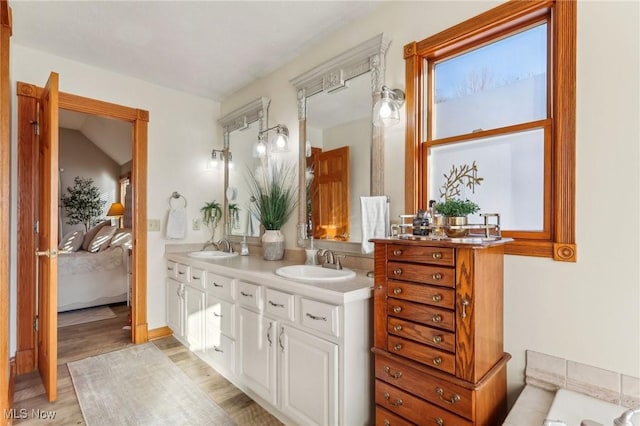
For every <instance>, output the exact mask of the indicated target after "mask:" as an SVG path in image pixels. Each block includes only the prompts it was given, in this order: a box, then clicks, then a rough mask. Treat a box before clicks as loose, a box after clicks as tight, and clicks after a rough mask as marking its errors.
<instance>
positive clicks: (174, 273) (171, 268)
mask: <svg viewBox="0 0 640 426" xmlns="http://www.w3.org/2000/svg"><path fill="white" fill-rule="evenodd" d="M167 277H169V278H173V279H174V280H175V279H178V264H177V263H176V262H172V261H170V260H167Z"/></svg>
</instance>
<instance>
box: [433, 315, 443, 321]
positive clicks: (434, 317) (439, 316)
mask: <svg viewBox="0 0 640 426" xmlns="http://www.w3.org/2000/svg"><path fill="white" fill-rule="evenodd" d="M431 321H433V322H441V321H442V315H440V314H438V315H434V316H433V317H431Z"/></svg>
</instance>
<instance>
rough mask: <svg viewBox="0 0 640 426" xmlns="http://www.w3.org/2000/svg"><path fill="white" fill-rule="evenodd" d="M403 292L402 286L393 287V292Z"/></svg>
mask: <svg viewBox="0 0 640 426" xmlns="http://www.w3.org/2000/svg"><path fill="white" fill-rule="evenodd" d="M400 293H402V289H401V288H400V287H396V288H394V289H393V294H400Z"/></svg>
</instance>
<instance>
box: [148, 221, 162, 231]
mask: <svg viewBox="0 0 640 426" xmlns="http://www.w3.org/2000/svg"><path fill="white" fill-rule="evenodd" d="M147 231H149V232H160V219H149V220H147Z"/></svg>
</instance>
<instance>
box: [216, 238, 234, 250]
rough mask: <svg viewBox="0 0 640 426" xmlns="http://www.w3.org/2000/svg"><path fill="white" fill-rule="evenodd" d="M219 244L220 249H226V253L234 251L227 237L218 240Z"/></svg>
mask: <svg viewBox="0 0 640 426" xmlns="http://www.w3.org/2000/svg"><path fill="white" fill-rule="evenodd" d="M217 246H218V250H220V251H224V252H226V253H233V247H231V243H230V242H229V240H227V239H226V238H223V239H221V240H220V241H218V244H217Z"/></svg>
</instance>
